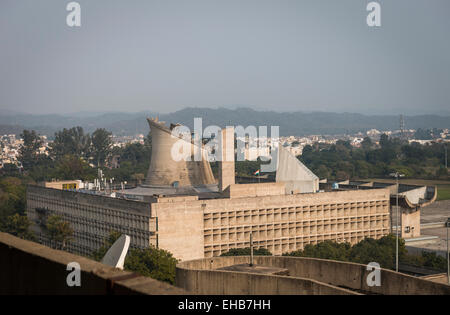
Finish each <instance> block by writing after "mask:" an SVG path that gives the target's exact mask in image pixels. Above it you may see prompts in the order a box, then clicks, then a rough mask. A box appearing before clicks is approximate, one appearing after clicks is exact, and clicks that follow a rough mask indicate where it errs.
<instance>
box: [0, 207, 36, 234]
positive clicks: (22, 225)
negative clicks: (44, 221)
mask: <svg viewBox="0 0 450 315" xmlns="http://www.w3.org/2000/svg"><path fill="white" fill-rule="evenodd" d="M31 224H32V223H31V221H30V220H28V218H27V216H25V215H20V214H18V213H16V214H15V215H12V216H9V217H7V218H6V220H5V222H4V223H3V224H2V227H1V228H2V231H3V232H6V233H9V234H12V235H14V236H17V237H20V238H22V239H27V240H35V236H34V233H33V232H31V231H30V226H31Z"/></svg>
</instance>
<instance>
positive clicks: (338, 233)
mask: <svg viewBox="0 0 450 315" xmlns="http://www.w3.org/2000/svg"><path fill="white" fill-rule="evenodd" d="M203 221H204V222H203V223H204V252H205V257H213V256H219V255H220V254H221V253H223V252H226V251H228V250H229V249H231V248H245V247H249V240H250V233H252V235H253V240H254V246H255V247H256V248H258V247H264V248H267V249H268V250H269V251H270V252H272V253H273V254H275V255H280V254H283V253H286V252H290V251H294V250H298V249H303V247H304V246H305V245H306V244H317V243H319V242H322V241H325V240H334V241H337V242H349V243H351V244H355V243H357V242H359V241H361V240H362V239H364V238H365V237H372V238H380V237H382V236H384V235H387V234H389V228H390V226H389V201H388V200H373V201H362V202H348V203H330V204H317V205H299V206H296V207H280V208H269V209H265V208H263V209H253V210H248V209H246V210H239V209H236V210H232V211H217V212H214V211H210V212H205V213H204V219H203Z"/></svg>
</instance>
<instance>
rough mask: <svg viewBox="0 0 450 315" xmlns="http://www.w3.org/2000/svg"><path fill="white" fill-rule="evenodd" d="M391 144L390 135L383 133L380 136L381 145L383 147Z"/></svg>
mask: <svg viewBox="0 0 450 315" xmlns="http://www.w3.org/2000/svg"><path fill="white" fill-rule="evenodd" d="M389 145H390V140H389V136H388V135H387V134H385V133H383V134H382V135H381V136H380V146H381V148H382V149H384V148H387V147H388V146H389Z"/></svg>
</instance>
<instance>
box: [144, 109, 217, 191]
mask: <svg viewBox="0 0 450 315" xmlns="http://www.w3.org/2000/svg"><path fill="white" fill-rule="evenodd" d="M147 121H148V124H149V126H150V131H151V137H152V157H151V161H150V167H149V169H148V172H147V177H146V179H145V182H144V186H153V187H155V186H156V187H162V186H166V187H167V186H171V187H182V186H202V185H210V184H215V183H216V182H215V179H214V176H213V173H212V171H211V166H210V165H209V162H208V160H207V159H206V152H205V151H204V149H201V150H202V151H201V152H202V156H203V158H202V160H201V161H194V158H193V156H191V161H185V160H184V159H182V160H181V161H176V160H174V159H173V158H172V154H171V152H172V147H173V146H174V145H175V143H177V142H178V141H179V140H180V139H181V138H180V137H177V136H174V135H172V129H173V128H174V127H176V125H171V127H170V128H167V127H166V125H165V124H164V122H159V121H158V119H149V118H147ZM182 141H184V140H182ZM185 142H186V146H187V147H189V148H190V150H191V152H192V153H193V152H194V150H193V148H194V144H193V143H190V142H187V141H185Z"/></svg>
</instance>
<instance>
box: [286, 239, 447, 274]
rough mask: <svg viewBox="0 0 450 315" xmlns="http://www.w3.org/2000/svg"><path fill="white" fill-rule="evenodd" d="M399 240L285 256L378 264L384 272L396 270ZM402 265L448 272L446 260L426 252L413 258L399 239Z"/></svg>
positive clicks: (327, 245)
mask: <svg viewBox="0 0 450 315" xmlns="http://www.w3.org/2000/svg"><path fill="white" fill-rule="evenodd" d="M395 248H396V237H395V236H394V235H392V234H390V235H387V236H384V237H382V238H380V239H377V240H375V239H373V238H365V239H364V240H362V241H360V242H359V243H357V244H355V245H353V246H352V245H350V243H345V242H344V243H337V242H334V241H324V242H321V243H318V244H314V245H312V244H308V245H306V246H305V248H304V249H303V250H298V251H294V252H290V253H285V254H284V255H283V256H293V257H313V258H322V259H331V260H338V261H348V262H355V263H360V264H365V265H366V264H368V263H370V262H377V263H379V264H380V266H381V267H382V268H386V269H395ZM398 252H399V262H400V263H401V264H408V265H413V266H417V267H428V268H430V269H434V270H437V271H444V270H446V268H447V261H446V259H445V258H444V257H441V256H438V255H436V254H435V253H434V252H424V253H422V254H421V255H410V254H408V251H407V250H406V247H405V241H404V240H403V239H402V238H399V250H398Z"/></svg>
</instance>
